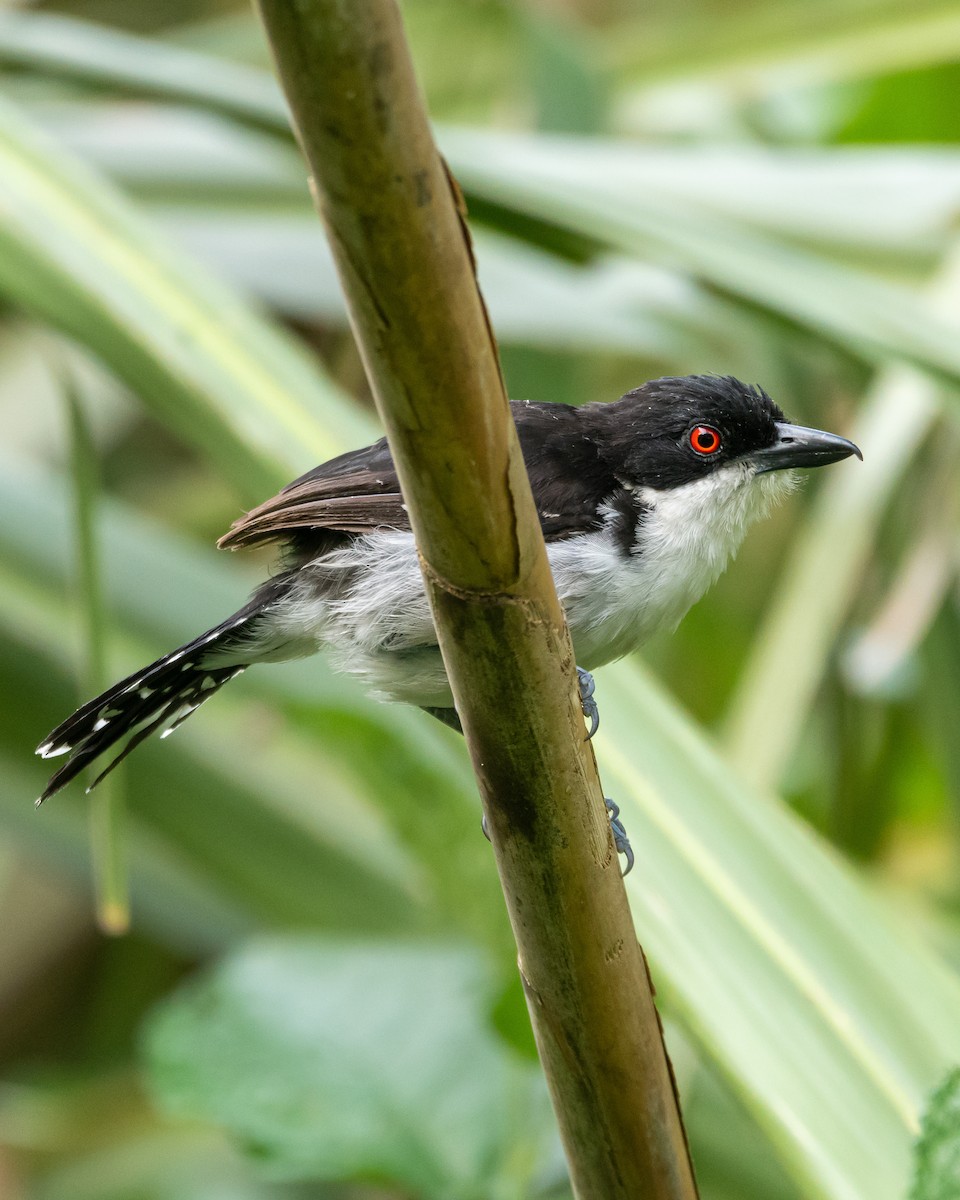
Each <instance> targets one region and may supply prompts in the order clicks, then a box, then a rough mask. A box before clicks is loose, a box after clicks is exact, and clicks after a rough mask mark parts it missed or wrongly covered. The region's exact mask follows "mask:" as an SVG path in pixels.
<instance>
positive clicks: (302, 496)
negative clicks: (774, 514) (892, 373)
mask: <svg viewBox="0 0 960 1200" xmlns="http://www.w3.org/2000/svg"><path fill="white" fill-rule="evenodd" d="M512 409H513V417H514V420H515V421H516V425H517V430H518V433H519V437H520V445H521V447H522V450H523V456H524V460H525V462H526V466H527V472H528V474H529V477H530V483H531V486H532V488H533V496H534V500H535V502H536V506H537V511H538V512H539V515H540V524H541V527H542V529H543V535H544V538H545V539H546V542H547V552H548V555H549V560H550V566H551V568H552V571H553V578H554V582H555V584H556V587H557V593H558V595H559V597H560V600H561V602H562V604H563V608H564V611H565V613H566V617H567V622H568V624H569V626H570V632H571V635H572V638H573V645H574V650H575V653H576V659H577V662H578V663H579V664H580V666H581V667H582V668H585V669H586V670H593V669H594V668H596V667H599V666H602V665H603V664H604V663H608V662H610V661H612V660H613V659H616V658H620V657H622V656H623V655H624V654H627V653H629V652H630V651H631V650H634V649H635V648H636V647H637V646H639V645H641V644H642V643H643V642H645V641H646V640H647V639H648V638H649V637H650V636H651V635H652V634H654V633H656V632H657V631H658V630H661V629H672V628H674V627H675V626H676V625H677V623H678V622H679V621H680V619H681V618H682V617H683V615H684V614H685V613H686V612H687V610H688V609H689V608H690V606H691V605H692V604H693V603H694V602H695V601H697V600H698V599H699V598H700V597H701V596H702V595H703V593H704V592H705V591H706V589H707V588H708V587H709V586H710V584H711V583H713V581H714V580H715V579H716V578H717V576H718V575H719V574H720V572H721V571H722V570H723V568H724V567H725V565H726V564H727V562H728V560H729V559H730V557H731V555H733V554H734V553H735V552H736V551H737V549H738V548H739V546H740V543H741V542H742V540H743V537H744V534H745V533H746V530H747V528H748V527H749V525H750V524H751V523H752V522H753V521H755V520H757V519H758V518H760V517H762V516H764V515H765V514H766V513H767V512H768V510H769V509H770V507H771V505H772V504H773V503H774V502H775V501H777V500H778V499H779V498H780V497H782V496H783V495H784V494H785V493H787V492H788V491H790V489H791V487H792V486H793V482H794V471H793V470H792V469H793V468H797V467H818V466H822V465H824V464H825V463H832V462H837V461H838V460H840V459H843V458H847V457H848V456H850V455H852V454H855V455H857V456H858V457H860V451H859V450H858V449H857V447H856V446H855V445H854V444H853V443H852V442H849V441H847V440H846V439H845V438H842V437H837V436H836V435H834V434H832V433H823V432H821V431H819V430H815V429H806V428H803V427H801V426H797V425H791V424H789V423H788V422H787V421H786V419H785V418H784V415H783V413H782V412H781V411H780V409H779V408H778V407H777V405H776V404H774V403H773V401H772V400H771V399H770V397H769V396H767V394H766V393H765V392H764V391H762V390H761V389H759V388H753V387H748V386H747V385H746V384H743V383H741V382H740V381H739V380H737V379H733V378H730V377H717V376H711V375H692V376H687V377H685V378H677V379H674V378H667V379H657V380H653V381H652V382H650V383H646V384H644V385H643V386H642V387H639V388H636V389H635V390H634V391H631V392H628V393H627V394H626V395H625V396H623V397H622V398H621V399H619V400H617V401H615V402H613V403H607V404H602V403H600V404H586V405H584V406H583V407H580V408H574V407H571V406H569V405H566V404H550V403H518V402H514V403H513V405H512ZM266 542H278V543H280V544H281V545H282V546H283V547H284V550H285V559H284V563H283V569H282V571H281V572H280V573H279V574H278V575H277V576H276V577H274V578H272V579H270V580H269V581H268V582H266V583H264V584H263V585H262V586H261V587H260V588H259V589H258V590H257V591H256V592H255V593H254V595H253V597H252V598H251V599H250V600H249V601H248V603H247V604H245V605H244V606H243V607H242V608H241V609H239V610H238V611H237V612H235V613H234V614H233V615H232V616H229V617H227V618H226V620H224V621H222V622H221V623H220V624H219V625H216V626H214V628H213V629H210V630H208V631H207V632H206V633H202V634H201V635H200V636H199V637H197V638H195V639H194V640H193V641H191V642H187V643H186V645H184V646H181V647H180V648H179V649H178V650H174V651H173V652H172V653H170V654H166V655H164V657H163V658H160V659H157V661H156V662H154V663H151V664H150V665H149V666H146V667H143V668H141V669H140V670H139V671H135V672H134V673H133V674H132V675H130V676H128V677H127V678H126V679H123V680H121V681H120V682H119V683H117V684H115V685H114V686H113V687H112V688H109V689H108V690H107V691H106V692H104V693H103V694H102V695H100V696H97V697H96V699H94V700H90V701H89V702H88V703H87V704H85V705H84V706H83V707H82V708H80V709H78V710H77V711H76V712H75V713H74V714H73V715H72V716H71V717H68V718H67V720H65V721H64V722H63V723H62V724H61V725H59V726H58V727H57V728H56V729H55V730H53V732H52V733H51V734H50V735H49V737H47V738H46V739H45V740H44V742H43V743H42V745H41V746H40V747H39V748H38V750H37V753H38V754H40V755H42V756H43V757H44V758H56V757H57V756H59V755H67V756H68V757H67V759H66V761H65V762H64V764H63V765H62V766H61V767H60V769H59V770H58V771H56V773H55V774H54V775H53V776H52V778H51V779H50V781H49V783H48V784H47V787H46V789H45V790H44V793H43V795H42V796H41V797H40V800H41V801H42V800H45V799H46V798H47V797H48V796H52V795H53V794H54V793H55V792H57V791H59V790H60V788H62V787H63V786H64V785H65V784H67V783H69V781H70V780H71V779H73V778H74V776H76V775H77V774H79V773H80V772H81V771H82V770H83V769H84V768H85V767H86V766H87V765H88V764H89V763H90V762H92V761H93V760H94V759H95V758H97V757H98V756H99V755H100V754H102V753H103V752H104V751H106V750H109V749H110V748H111V747H113V746H115V745H116V744H117V743H119V742H122V740H123V739H125V738H126V739H127V741H126V744H125V745H124V747H123V749H122V751H121V753H120V754H119V755H118V756H117V757H116V758H115V759H114V760H113V761H112V762H111V763H110V764H109V765H108V767H107V768H106V770H105V771H103V773H102V774H101V775H100V776H99V778H98V779H97V780H96V781H95V783H99V782H100V779H102V778H103V777H104V775H106V774H107V773H108V772H109V771H110V770H111V769H112V768H113V766H115V765H116V763H117V762H119V761H120V759H122V758H124V757H126V755H127V754H128V753H129V752H130V750H132V749H133V748H134V747H135V746H136V745H138V744H139V743H140V742H141V741H142V740H143V739H144V738H145V737H147V736H148V735H149V734H151V733H153V732H154V731H157V730H163V731H164V732H170V731H172V730H173V729H174V728H176V727H177V725H179V724H180V723H181V722H182V721H183V720H185V719H186V717H188V716H189V715H190V714H191V713H192V712H194V711H195V710H196V709H197V708H198V707H199V706H200V705H201V704H202V703H203V702H204V701H205V700H208V699H209V698H210V696H212V695H213V694H214V692H216V691H218V690H219V689H220V688H221V687H222V686H223V685H224V684H225V683H227V682H228V681H229V680H231V679H233V678H235V677H236V676H237V675H239V674H240V673H241V672H242V671H244V670H246V668H247V667H249V666H252V665H253V664H254V663H258V662H279V661H282V660H285V659H293V658H301V657H304V656H306V655H310V654H315V653H317V651H319V650H321V649H326V650H329V651H330V653H331V654H332V656H333V660H334V664H335V666H336V667H338V668H339V669H340V670H343V671H347V672H350V673H351V674H354V675H358V676H359V677H360V678H361V679H362V680H363V681H364V683H365V684H366V685H367V687H368V688H369V689H370V691H371V692H372V693H373V694H374V695H375V696H377V697H378V698H380V699H386V700H395V701H402V702H405V703H408V704H415V705H419V706H420V707H422V708H425V709H428V710H430V711H431V712H434V713H435V714H437V715H443V714H444V713H446V714H448V715H449V716H450V717H451V719H453V720H455V714H453V713H452V705H453V698H452V695H451V693H450V688H449V685H448V683H447V678H446V674H445V672H444V667H443V661H442V659H441V657H440V651H439V648H438V645H437V636H436V632H435V630H434V627H433V621H432V619H431V615H430V608H429V605H428V603H427V599H426V595H425V593H424V588H423V581H422V579H421V575H420V567H419V563H418V560H417V555H416V551H415V547H414V540H413V534H412V533H411V531H410V521H409V518H408V515H407V511H406V508H405V507H404V503H403V497H402V495H401V493H400V486H399V483H398V480H397V474H396V470H395V469H394V465H393V460H392V459H391V456H390V450H389V448H388V447H387V444H386V441H385V440H383V439H381V440H380V441H379V442H376V443H374V444H373V445H372V446H367V447H365V448H363V449H361V450H354V451H352V452H351V453H348V454H343V455H341V456H340V457H339V458H334V459H331V461H330V462H327V463H324V464H323V465H322V466H319V467H316V468H314V470H312V471H309V472H308V473H307V474H306V475H304V476H302V477H301V478H300V479H297V480H295V481H294V482H293V483H291V484H290V485H289V486H288V487H286V488H284V490H283V491H282V492H280V494H279V495H277V496H275V497H273V499H272V500H268V501H267V502H266V503H265V504H261V505H260V506H259V507H258V508H255V509H253V510H252V511H251V512H249V513H247V515H246V516H244V517H242V518H241V519H240V520H239V521H237V522H236V524H235V525H234V526H233V528H232V529H231V530H230V532H229V533H227V534H226V535H225V536H224V537H223V538H222V539H221V540H220V543H219V544H220V546H223V547H229V548H230V549H234V548H237V547H243V546H256V545H261V544H263V543H266ZM92 786H95V784H94V785H92ZM38 803H40V801H38Z"/></svg>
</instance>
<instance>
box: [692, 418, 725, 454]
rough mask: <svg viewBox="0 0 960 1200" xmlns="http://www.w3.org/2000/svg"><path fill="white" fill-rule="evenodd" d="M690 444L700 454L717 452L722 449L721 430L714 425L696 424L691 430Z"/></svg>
mask: <svg viewBox="0 0 960 1200" xmlns="http://www.w3.org/2000/svg"><path fill="white" fill-rule="evenodd" d="M690 445H691V447H692V448H693V449H694V450H696V452H697V453H698V454H707V455H709V454H716V452H717V451H718V450H719V449H720V430H719V429H714V427H713V426H712V425H695V426H694V427H693V429H691V430H690Z"/></svg>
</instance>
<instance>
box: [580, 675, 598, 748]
mask: <svg viewBox="0 0 960 1200" xmlns="http://www.w3.org/2000/svg"><path fill="white" fill-rule="evenodd" d="M577 679H578V680H579V681H580V708H581V709H582V710H583V715H584V717H585V718H586V719H587V720H588V721H589V722H590V731H589V733H588V734H587V741H588V742H589V741H590V739H591V738H592V737H593V735H594V734H595V733H596V732H597V730H598V729H599V728H600V709H599V708H597V702H596V700H594V698H593V693H594V692H595V691H596V690H597V685H596V682H595V680H594V678H593V676H592V675H591V674H590V672H589V671H585V670H584V669H583V667H577Z"/></svg>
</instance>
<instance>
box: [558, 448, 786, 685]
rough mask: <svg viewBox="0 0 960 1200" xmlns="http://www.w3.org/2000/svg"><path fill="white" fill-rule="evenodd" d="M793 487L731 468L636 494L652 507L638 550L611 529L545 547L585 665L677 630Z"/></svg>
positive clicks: (777, 477)
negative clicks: (755, 526)
mask: <svg viewBox="0 0 960 1200" xmlns="http://www.w3.org/2000/svg"><path fill="white" fill-rule="evenodd" d="M793 486H794V483H793V479H792V477H791V476H790V474H789V473H787V472H776V473H769V474H764V475H759V476H757V475H755V474H754V472H753V471H752V469H751V468H749V467H746V466H737V465H731V466H728V467H724V468H722V469H721V470H719V471H717V472H716V473H715V474H713V475H710V476H709V477H707V478H705V479H700V480H697V481H696V482H695V483H690V484H686V485H685V486H683V487H679V488H673V489H671V490H669V491H656V490H655V489H653V488H644V489H642V490H638V492H637V496H638V499H639V500H640V501H642V503H643V504H645V505H647V506H649V509H648V512H647V513H646V515H645V516H644V518H643V520H642V522H641V524H640V527H639V530H638V539H637V544H636V545H635V547H634V553H633V554H632V555H625V554H624V553H623V550H622V548H621V546H620V545H618V543H617V540H616V539H615V538H614V536H613V533H612V531H611V530H610V529H609V528H604V529H603V530H600V531H598V532H597V533H596V534H592V535H589V536H587V537H583V538H576V539H572V540H571V541H567V542H557V543H555V544H553V545H551V546H549V547H548V550H549V553H550V563H551V567H552V569H553V576H554V580H555V581H556V585H557V592H558V594H559V596H560V599H561V600H562V601H563V605H564V608H565V610H566V613H567V621H568V623H569V625H570V631H571V634H572V635H573V643H574V650H575V652H576V657H577V662H578V663H579V664H580V666H582V667H585V668H587V669H588V670H592V669H593V668H594V667H598V666H602V665H603V664H604V663H607V662H611V661H612V660H613V659H616V658H620V657H622V656H623V655H624V654H628V653H629V652H630V651H631V650H634V649H636V647H637V646H640V645H642V644H643V643H644V642H645V641H646V640H647V639H648V638H650V637H651V636H652V635H653V634H654V633H656V632H658V631H660V630H661V629H666V630H668V631H669V630H672V629H673V628H675V627H676V625H677V624H678V623H679V621H680V620H681V619H682V618H683V616H684V615H685V613H686V612H687V610H688V609H689V608H690V606H691V605H692V604H694V603H696V601H697V600H699V599H700V597H701V596H702V595H703V593H704V592H705V591H706V590H707V588H708V587H709V586H710V585H711V584H712V583H713V582H714V581H715V580H716V578H717V576H718V575H719V574H720V573H721V571H723V569H724V567H725V566H726V565H727V563H728V562H729V560H730V558H731V556H732V555H733V554H735V553H736V551H737V550H738V549H739V547H740V544H741V542H742V541H743V538H744V534H745V533H746V531H747V529H748V527H749V526H750V525H751V524H752V522H753V521H755V520H757V519H759V518H760V517H763V516H765V515H766V513H767V512H768V511H769V509H770V507H771V505H772V504H773V503H774V502H775V501H776V500H777V499H779V497H781V496H783V495H784V494H785V493H786V492H788V491H790V490H791V488H792V487H793ZM611 520H612V515H611Z"/></svg>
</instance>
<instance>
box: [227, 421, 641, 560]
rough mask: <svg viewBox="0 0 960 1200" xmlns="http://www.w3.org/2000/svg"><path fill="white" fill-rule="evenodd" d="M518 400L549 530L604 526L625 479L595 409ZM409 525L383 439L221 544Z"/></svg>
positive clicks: (280, 498) (310, 479)
mask: <svg viewBox="0 0 960 1200" xmlns="http://www.w3.org/2000/svg"><path fill="white" fill-rule="evenodd" d="M511 407H512V410H513V416H514V420H515V421H516V424H517V431H518V433H519V436H520V446H521V449H522V450H523V457H524V461H525V462H526V465H527V473H528V475H529V477H530V484H531V487H532V489H533V498H534V501H535V502H536V505H537V511H538V513H539V515H540V525H541V527H542V529H543V534H544V537H545V538H546V539H547V541H557V540H559V539H561V538H567V537H571V536H572V535H573V534H576V533H581V532H585V531H587V530H589V529H594V528H596V527H597V526H598V525H599V523H600V520H601V517H600V511H599V510H600V506H601V505H602V504H603V502H604V501H605V500H606V499H607V498H608V497H609V496H610V495H612V493H613V492H614V491H615V490H616V488H617V481H616V479H615V478H614V477H613V475H612V474H611V472H610V471H609V470H608V469H607V468H606V466H605V465H604V464H603V462H602V460H601V457H600V454H599V452H598V450H597V445H596V442H595V440H594V438H593V437H592V436H591V435H590V429H591V422H590V420H589V418H588V415H587V414H588V413H589V410H588V409H578V408H573V407H571V406H569V405H566V404H533V403H523V402H517V401H514V402H513V404H512V405H511ZM591 407H592V406H591ZM409 528H410V519H409V517H408V515H407V510H406V507H405V506H404V503H403V496H402V494H401V492H400V483H399V480H398V479H397V472H396V468H395V467H394V465H393V458H392V457H391V454H390V450H389V447H388V446H387V442H386V438H381V439H380V441H378V442H374V444H373V445H372V446H365V447H363V448H362V449H360V450H352V451H350V452H349V453H348V454H341V455H340V456H339V457H338V458H333V459H331V460H330V461H329V462H326V463H323V464H321V465H320V466H319V467H314V469H313V470H312V471H308V472H307V474H306V475H301V476H300V478H299V479H295V480H294V481H293V483H291V484H288V485H287V487H285V488H284V489H283V491H282V492H280V493H278V495H276V496H274V497H273V498H272V499H270V500H267V501H266V502H265V503H263V504H260V505H258V507H257V508H254V509H252V510H251V511H250V512H248V513H247V514H246V515H245V516H243V517H241V518H240V519H239V520H238V521H236V522H235V523H234V524H233V526H232V527H231V529H230V531H229V532H228V533H227V534H225V535H224V536H223V537H222V538H221V539H220V541H219V543H218V545H219V546H221V547H223V548H228V549H231V550H232V549H237V548H239V547H241V546H256V545H260V544H263V543H266V542H275V541H284V542H286V541H292V542H294V543H295V544H303V539H304V535H309V533H311V532H312V533H313V534H314V535H319V538H320V541H319V543H318V545H317V548H318V549H319V546H320V545H321V544H322V543H323V541H324V540H325V539H324V537H323V535H324V534H327V533H334V534H336V533H342V534H347V535H350V534H354V535H355V534H362V533H369V532H372V531H373V530H377V529H409ZM309 540H310V541H313V540H314V539H309Z"/></svg>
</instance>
